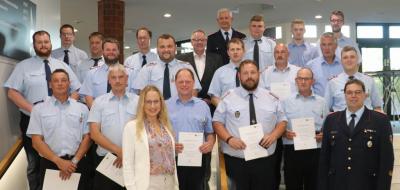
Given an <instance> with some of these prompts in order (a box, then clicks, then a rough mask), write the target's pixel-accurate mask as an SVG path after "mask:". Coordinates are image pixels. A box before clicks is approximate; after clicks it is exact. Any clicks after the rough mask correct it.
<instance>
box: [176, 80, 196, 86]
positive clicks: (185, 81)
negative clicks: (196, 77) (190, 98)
mask: <svg viewBox="0 0 400 190" xmlns="http://www.w3.org/2000/svg"><path fill="white" fill-rule="evenodd" d="M176 83H178V84H179V85H183V84H192V83H193V81H189V80H180V81H176Z"/></svg>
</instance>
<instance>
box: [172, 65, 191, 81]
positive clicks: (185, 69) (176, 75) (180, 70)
mask: <svg viewBox="0 0 400 190" xmlns="http://www.w3.org/2000/svg"><path fill="white" fill-rule="evenodd" d="M182 71H188V72H189V73H190V76H191V77H192V79H193V80H194V74H193V71H192V70H190V69H189V68H182V69H179V70H178V72H176V74H175V81H176V79H178V75H179V73H181V72H182Z"/></svg>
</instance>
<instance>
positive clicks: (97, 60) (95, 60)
mask: <svg viewBox="0 0 400 190" xmlns="http://www.w3.org/2000/svg"><path fill="white" fill-rule="evenodd" d="M92 59H93V61H94V64H93V67H97V65H99V60H100V59H101V57H100V58H92Z"/></svg>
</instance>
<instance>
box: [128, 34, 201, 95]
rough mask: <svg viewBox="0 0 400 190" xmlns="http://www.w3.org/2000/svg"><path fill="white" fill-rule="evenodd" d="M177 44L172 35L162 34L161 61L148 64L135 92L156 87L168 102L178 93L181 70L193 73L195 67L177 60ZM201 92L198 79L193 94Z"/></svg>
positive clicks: (134, 84)
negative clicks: (177, 86) (176, 85)
mask: <svg viewBox="0 0 400 190" xmlns="http://www.w3.org/2000/svg"><path fill="white" fill-rule="evenodd" d="M175 52H176V44H175V38H174V37H173V36H171V35H170V34H162V35H161V36H160V37H158V39H157V53H158V56H159V59H158V60H157V62H155V63H154V62H153V63H149V64H146V65H145V66H144V67H143V68H142V69H141V70H140V72H139V74H138V76H137V77H136V79H135V80H134V82H133V89H131V91H132V90H134V91H138V90H141V89H143V88H144V87H146V86H147V85H154V86H156V87H157V88H158V89H159V90H160V91H161V93H162V94H163V96H164V99H165V100H168V99H169V98H170V97H172V96H176V95H177V94H178V93H177V91H176V87H175V75H176V72H178V70H179V69H181V68H188V69H190V70H191V71H192V72H193V73H194V70H193V67H192V66H191V65H190V64H189V63H187V62H183V61H179V60H177V59H175ZM200 90H201V85H200V82H199V80H198V78H196V79H195V86H194V89H193V94H194V95H195V96H197V92H198V91H200Z"/></svg>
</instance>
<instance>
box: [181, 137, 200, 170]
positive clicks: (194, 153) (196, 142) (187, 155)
mask: <svg viewBox="0 0 400 190" xmlns="http://www.w3.org/2000/svg"><path fill="white" fill-rule="evenodd" d="M203 138H204V135H203V133H191V132H180V133H179V143H182V144H183V151H182V153H179V154H178V166H195V167H201V159H202V153H201V152H200V150H199V147H200V146H201V145H202V144H203Z"/></svg>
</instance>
